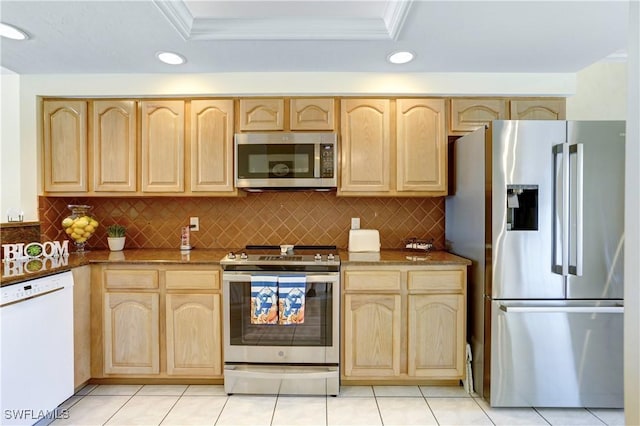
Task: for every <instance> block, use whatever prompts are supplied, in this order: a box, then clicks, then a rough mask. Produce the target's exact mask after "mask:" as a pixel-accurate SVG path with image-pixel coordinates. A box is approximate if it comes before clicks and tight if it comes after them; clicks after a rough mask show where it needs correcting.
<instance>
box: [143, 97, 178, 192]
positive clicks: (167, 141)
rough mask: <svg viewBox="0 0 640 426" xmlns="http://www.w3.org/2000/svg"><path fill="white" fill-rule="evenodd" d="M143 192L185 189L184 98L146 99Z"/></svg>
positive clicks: (144, 111) (144, 109)
mask: <svg viewBox="0 0 640 426" xmlns="http://www.w3.org/2000/svg"><path fill="white" fill-rule="evenodd" d="M140 105H141V117H142V119H141V120H142V140H141V152H142V170H141V171H142V192H182V191H184V101H181V100H175V101H174V100H171V101H160V100H151V101H142V102H140Z"/></svg>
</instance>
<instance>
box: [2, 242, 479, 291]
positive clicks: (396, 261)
mask: <svg viewBox="0 0 640 426" xmlns="http://www.w3.org/2000/svg"><path fill="white" fill-rule="evenodd" d="M230 251H238V249H193V250H190V251H180V250H178V249H134V250H123V251H116V252H112V251H108V250H95V251H88V252H86V253H84V254H74V253H72V254H70V255H69V256H68V257H66V258H58V259H47V258H41V259H28V260H26V261H22V262H2V278H1V280H0V286H5V285H10V284H15V283H19V282H22V281H27V280H30V279H34V278H39V277H42V276H45V275H51V274H55V273H58V272H63V271H68V270H70V269H72V268H75V267H78V266H82V265H88V264H91V263H114V264H117V263H120V264H126V263H131V264H161V263H165V264H186V265H198V264H208V265H217V264H219V263H220V260H221V259H222V258H223V257H224V256H225V255H226V254H227V253H228V252H230ZM338 253H339V255H340V260H341V263H342V264H343V265H369V266H375V265H379V266H383V265H415V266H420V265H470V264H471V261H470V260H468V259H465V258H463V257H460V256H456V255H454V254H451V253H448V252H446V251H432V252H429V253H422V252H410V251H405V250H382V251H381V252H380V253H349V252H348V251H346V250H339V251H338Z"/></svg>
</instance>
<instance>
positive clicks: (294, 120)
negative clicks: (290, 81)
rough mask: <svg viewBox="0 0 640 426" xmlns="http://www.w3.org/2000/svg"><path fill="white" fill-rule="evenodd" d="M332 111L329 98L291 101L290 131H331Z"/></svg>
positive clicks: (331, 102)
mask: <svg viewBox="0 0 640 426" xmlns="http://www.w3.org/2000/svg"><path fill="white" fill-rule="evenodd" d="M334 109H335V107H334V101H333V99H330V98H318V99H297V98H294V99H291V101H290V111H291V112H290V114H291V117H290V127H291V130H333V128H334Z"/></svg>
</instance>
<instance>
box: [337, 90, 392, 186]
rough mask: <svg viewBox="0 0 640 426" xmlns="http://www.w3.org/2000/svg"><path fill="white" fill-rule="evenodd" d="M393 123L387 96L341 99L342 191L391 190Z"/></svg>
mask: <svg viewBox="0 0 640 426" xmlns="http://www.w3.org/2000/svg"><path fill="white" fill-rule="evenodd" d="M390 123H391V118H390V101H389V100H388V99H343V100H342V177H341V185H340V191H342V192H349V191H355V192H358V191H363V192H379V191H383V192H388V191H390V189H391V184H390V168H389V167H390V161H391V151H390V146H391V136H390V134H391V133H390Z"/></svg>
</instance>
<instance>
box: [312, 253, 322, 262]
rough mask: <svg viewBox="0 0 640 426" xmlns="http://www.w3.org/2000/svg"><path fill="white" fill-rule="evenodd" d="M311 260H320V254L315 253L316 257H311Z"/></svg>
mask: <svg viewBox="0 0 640 426" xmlns="http://www.w3.org/2000/svg"><path fill="white" fill-rule="evenodd" d="M313 260H322V255H320V253H316V255H315V256H313Z"/></svg>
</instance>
